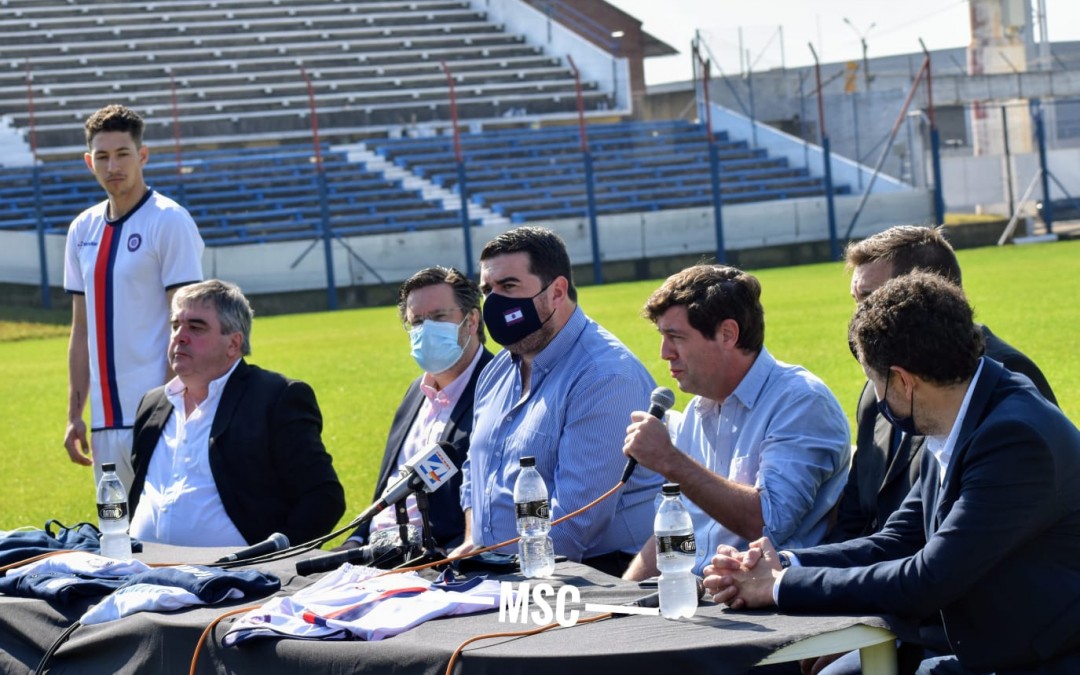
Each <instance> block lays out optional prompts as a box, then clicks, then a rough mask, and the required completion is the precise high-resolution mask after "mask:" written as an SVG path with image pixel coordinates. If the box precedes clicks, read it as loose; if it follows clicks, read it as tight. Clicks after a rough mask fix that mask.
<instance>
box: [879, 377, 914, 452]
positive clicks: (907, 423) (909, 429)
mask: <svg viewBox="0 0 1080 675" xmlns="http://www.w3.org/2000/svg"><path fill="white" fill-rule="evenodd" d="M889 375H890V377H887V378H886V379H885V396H884V397H883V398H882V399H881V400H880V401H878V402H877V409H878V412H879V413H881V416H882V417H884V418H885V419H887V420H888V421H889V424H891V425H893V426H894V427H896V429H898V430H899V431H901V432H903V433H905V434H907V435H909V436H918V435H919V432H918V430H917V429H916V428H915V417H914V413H915V396H914V394H913V395H912V397H911V412H912V414H911V415H908V416H907V417H900V416H899V415H897V414H896V413H894V412H893V411H892V408H890V407H889V401H888V398H889V380H891V379H892V377H891V376H892V373H891V372H890V373H889Z"/></svg>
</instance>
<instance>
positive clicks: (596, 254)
mask: <svg viewBox="0 0 1080 675" xmlns="http://www.w3.org/2000/svg"><path fill="white" fill-rule="evenodd" d="M566 60H567V61H568V62H569V63H570V68H571V69H572V70H573V71H574V85H575V87H576V90H577V112H578V138H580V140H581V158H582V160H583V161H584V163H585V208H586V215H587V216H588V218H589V239H591V240H592V260H593V283H594V284H596V285H598V286H599V285H600V284H602V283H604V270H603V266H602V265H601V264H600V231H599V227H597V224H596V186H595V185H594V183H595V177H594V174H593V163H592V153H590V152H589V137H588V135H587V134H586V131H585V103H584V101H583V100H582V96H581V73H580V72H579V71H578V67H577V65H576V64H575V63H574V57H573V56H570V55H569V54H567V55H566Z"/></svg>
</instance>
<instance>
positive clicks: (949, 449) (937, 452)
mask: <svg viewBox="0 0 1080 675" xmlns="http://www.w3.org/2000/svg"><path fill="white" fill-rule="evenodd" d="M984 361H985V357H981V358H979V366H978V368H976V369H975V375H973V376H972V378H971V382H969V383H968V388H967V392H965V393H964V401H963V402H962V403H961V404H960V410H959V411H958V412H957V413H956V419H955V420H953V424H952V429H950V430H949V434H948V436H927V437H926V449H927V450H928V451H929V452H930V453H931V454H932V455H934V459H936V460H937V462H938V467H939V468H940V471H941V475H940V476H939V482H940V483H944V482H945V473H946V471H948V470H949V463H950V461H951V460H952V454H953V450H955V449H956V439H957V437H958V436H959V435H960V427H962V426H964V417H965V416H966V415H967V410H968V405H970V404H971V396H972V394H974V393H975V383H976V382H978V381H979V374H980V373H982V369H983V363H984Z"/></svg>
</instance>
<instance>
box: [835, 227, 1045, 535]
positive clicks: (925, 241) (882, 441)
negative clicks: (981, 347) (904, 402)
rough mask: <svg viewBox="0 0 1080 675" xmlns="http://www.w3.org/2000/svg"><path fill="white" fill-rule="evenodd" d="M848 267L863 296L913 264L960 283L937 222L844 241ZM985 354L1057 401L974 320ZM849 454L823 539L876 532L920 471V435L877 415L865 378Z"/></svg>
mask: <svg viewBox="0 0 1080 675" xmlns="http://www.w3.org/2000/svg"><path fill="white" fill-rule="evenodd" d="M844 255H845V258H846V260H847V266H848V268H850V269H851V270H852V277H851V296H852V297H853V298H854V299H855V301H856V302H862V300H863V299H865V298H866V297H867V296H868V295H870V293H872V292H873V291H874V290H876V289H877V288H878V287H880V286H881V285H882V284H884V283H885V282H886V281H888V280H889V279H892V278H895V277H898V276H901V275H904V274H908V273H910V272H911V271H912V270H916V269H919V270H923V271H926V272H933V273H934V274H938V275H940V276H942V277H945V278H946V279H948V280H949V281H951V282H953V283H954V284H956V285H957V286H961V274H960V264H959V263H958V262H957V260H956V253H955V252H954V251H953V248H952V246H950V245H949V242H948V241H946V239H945V237H944V236H943V235H942V233H941V230H940V229H938V228H930V227H916V226H910V225H902V226H898V227H892V228H889V229H888V230H885V231H884V232H880V233H878V234H875V235H874V236H872V237H869V238H867V239H864V240H862V241H860V242H856V243H853V244H851V245H850V246H848V248H847V250H846V251H845V252H844ZM980 328H981V330H982V333H983V337H984V339H985V342H986V355H987V356H989V357H990V358H992V359H994V360H995V361H998V362H999V363H1002V364H1004V366H1005V367H1006V368H1008V369H1009V370H1011V371H1013V372H1015V373H1020V374H1022V375H1025V376H1027V377H1028V378H1029V379H1030V380H1031V381H1032V382H1033V383H1034V384H1035V386H1036V387H1037V388H1038V390H1039V391H1040V392H1041V393H1042V395H1043V396H1045V397H1046V399H1047V400H1048V401H1050V402H1051V403H1054V404H1056V403H1057V400H1056V399H1055V398H1054V392H1053V391H1051V389H1050V384H1049V383H1048V382H1047V381H1046V378H1045V377H1044V376H1043V374H1042V371H1040V370H1039V367H1038V366H1037V365H1035V363H1034V362H1033V361H1032V360H1031V359H1029V358H1028V357H1026V356H1025V355H1024V354H1022V353H1021V352H1020V351H1019V350H1017V349H1016V348H1014V347H1012V346H1011V345H1009V344H1008V343H1006V342H1005V341H1004V340H1002V339H1001V338H999V337H997V336H996V335H994V334H993V333H991V332H990V329H989V328H987V327H986V326H980ZM856 423H857V424H858V428H857V430H856V434H855V448H856V450H855V454H854V457H853V459H852V462H851V470H850V472H849V474H848V482H847V485H846V486H845V488H844V493H843V495H842V496H841V498H840V503H839V505H838V507H837V514H836V515H837V518H836V524H835V526H834V527H833V529H832V531H831V532H830V533H829V535H828V537H827V538H826V541H830V542H836V541H846V540H848V539H851V538H853V537H862V536H865V535H868V534H873V533H874V532H877V531H879V530H880V529H881V528H882V527H884V525H885V521H886V520H888V518H889V516H890V515H892V513H893V512H894V511H896V509H898V508H899V507H900V503H901V502H902V501H903V499H904V497H906V496H907V494H908V492H909V491H910V490H911V486H912V485H914V484H915V482H916V481H917V480H918V477H919V464H920V462H919V458H920V456H921V453H922V448H923V439H922V437H920V436H912V435H911V434H903V433H901V432H899V431H897V430H896V429H894V428H893V426H892V425H891V424H889V422H888V420H886V419H885V418H884V417H882V416H881V415H880V414H879V413H878V409H877V400H876V398H875V397H874V390H873V387H871V386H870V383H869V382H868V383H867V384H866V386H864V387H863V390H862V394H861V396H860V397H859V407H858V413H857V415H856Z"/></svg>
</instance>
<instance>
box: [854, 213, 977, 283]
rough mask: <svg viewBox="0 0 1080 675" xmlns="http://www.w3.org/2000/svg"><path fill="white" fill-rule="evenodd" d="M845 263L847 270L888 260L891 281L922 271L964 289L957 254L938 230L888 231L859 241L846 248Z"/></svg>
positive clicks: (911, 227) (906, 228)
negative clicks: (892, 278) (890, 268)
mask: <svg viewBox="0 0 1080 675" xmlns="http://www.w3.org/2000/svg"><path fill="white" fill-rule="evenodd" d="M844 259H845V260H846V261H847V266H848V269H852V268H855V267H858V266H859V265H865V264H867V263H872V262H877V261H878V260H887V261H889V262H891V263H892V274H891V276H893V277H898V276H901V275H903V274H908V273H909V272H912V271H914V270H923V271H925V272H933V273H934V274H937V275H938V276H942V277H945V278H946V279H948V280H949V281H951V282H953V283H954V284H956V285H957V286H962V285H963V284H962V280H961V276H960V263H959V262H957V260H956V252H955V251H954V250H953V247H952V246H951V245H950V244H949V242H948V241H947V240H946V239H945V235H944V233H943V232H942V228H940V227H922V226H919V225H897V226H896V227H890V228H889V229H887V230H885V231H884V232H878V233H877V234H875V235H873V236H870V237H867V238H866V239H863V240H862V241H858V242H852V243H851V244H848V247H847V249H846V250H845V251H844Z"/></svg>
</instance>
